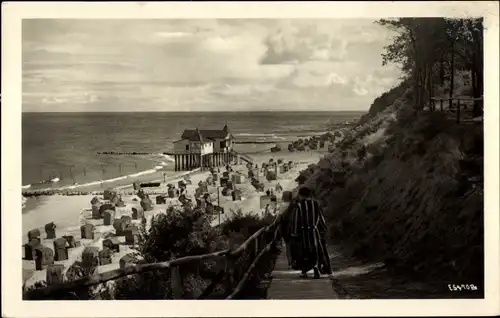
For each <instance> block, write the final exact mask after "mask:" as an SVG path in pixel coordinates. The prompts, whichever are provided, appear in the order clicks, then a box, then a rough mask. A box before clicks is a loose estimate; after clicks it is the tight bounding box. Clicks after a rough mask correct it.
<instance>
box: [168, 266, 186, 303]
mask: <svg viewBox="0 0 500 318" xmlns="http://www.w3.org/2000/svg"><path fill="white" fill-rule="evenodd" d="M170 273H171V274H170V280H171V282H170V284H171V289H172V296H173V298H174V299H181V298H182V295H183V294H184V286H183V284H182V276H181V273H180V267H179V266H172V268H171V269H170Z"/></svg>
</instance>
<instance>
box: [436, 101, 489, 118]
mask: <svg viewBox="0 0 500 318" xmlns="http://www.w3.org/2000/svg"><path fill="white" fill-rule="evenodd" d="M454 101H455V104H456V105H455V106H454V105H453V102H454ZM471 101H472V102H473V103H475V102H477V101H481V102H482V101H483V97H479V98H473V97H468V96H457V97H453V98H451V97H431V99H430V102H429V107H428V109H429V110H430V111H437V110H438V109H437V107H436V102H439V111H441V112H444V111H455V112H456V121H457V123H459V122H460V112H461V108H466V107H467V104H466V102H471ZM445 102H446V103H445ZM446 104H448V105H446ZM445 106H448V107H446V108H445Z"/></svg>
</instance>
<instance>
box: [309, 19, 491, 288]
mask: <svg viewBox="0 0 500 318" xmlns="http://www.w3.org/2000/svg"><path fill="white" fill-rule="evenodd" d="M378 23H380V24H381V25H384V26H387V27H389V28H391V29H393V30H395V31H396V32H397V36H396V37H395V38H394V41H393V43H391V44H390V45H388V46H387V48H386V53H385V54H384V55H383V63H384V64H386V63H389V62H395V63H398V64H400V65H401V67H402V70H403V73H404V79H403V81H402V82H401V84H400V85H398V86H397V87H394V88H393V89H391V90H389V91H388V92H386V93H384V94H383V95H382V96H380V97H379V98H377V99H376V100H375V101H374V102H373V104H372V106H371V108H370V112H369V114H367V115H366V116H364V118H362V119H361V120H360V122H359V123H358V126H357V127H356V128H355V129H353V130H352V131H351V133H350V134H346V137H345V138H344V139H343V140H342V142H341V143H340V144H339V145H338V147H337V149H336V150H335V151H334V152H333V153H332V154H330V155H329V156H327V157H325V158H324V159H322V160H321V161H320V162H319V163H318V164H317V165H315V166H314V167H309V168H308V169H307V170H306V171H303V172H302V176H303V177H304V178H305V179H307V181H306V184H308V185H310V186H311V187H313V188H314V190H315V195H316V197H317V198H318V199H320V201H321V202H322V204H323V206H324V209H325V214H326V215H325V217H326V218H327V223H328V224H329V237H330V239H331V241H332V242H334V243H336V245H339V246H340V247H341V248H342V249H343V251H344V253H345V254H346V255H347V256H354V257H356V258H358V259H361V260H365V261H381V262H384V263H385V265H386V267H385V268H386V269H388V270H389V272H392V273H393V274H395V275H396V276H401V277H407V279H409V280H410V281H419V282H425V285H426V286H428V287H430V288H435V290H434V293H433V294H434V295H436V293H435V292H436V291H437V292H439V291H441V292H442V294H441V297H443V296H445V295H446V296H447V297H453V295H454V294H453V293H447V292H446V290H445V288H446V287H445V286H446V284H447V283H453V282H456V281H461V282H462V281H463V282H465V281H470V282H473V283H474V284H476V285H480V286H481V285H482V282H483V273H484V255H483V253H484V243H483V241H484V237H483V220H484V218H483V179H482V178H483V177H482V174H483V166H482V159H483V129H482V125H481V122H478V123H477V124H473V125H470V124H468V125H465V124H462V125H461V124H457V123H455V122H454V121H453V120H451V121H450V120H449V119H448V118H447V116H446V114H444V113H440V112H424V111H423V110H424V105H425V103H426V101H428V99H429V98H430V97H431V96H439V95H440V94H441V95H443V94H445V95H446V96H450V97H451V96H454V94H455V92H456V91H459V92H466V91H470V92H472V94H473V97H480V96H482V87H483V83H482V81H483V79H482V34H481V32H482V24H481V23H482V21H481V20H480V19H470V20H448V19H441V18H431V19H427V18H419V19H409V18H404V19H396V20H381V21H379V22H378ZM464 73H469V75H471V79H472V80H471V81H469V82H467V81H466V80H464V78H466V76H464V75H463V74H464ZM459 75H460V76H459ZM481 108H482V106H481V105H480V103H478V102H476V103H475V104H474V107H473V111H474V113H475V115H479V114H481ZM443 286H444V287H443ZM480 288H481V287H480ZM452 294H453V295H452ZM475 296H477V297H481V293H480V292H479V293H476V294H475Z"/></svg>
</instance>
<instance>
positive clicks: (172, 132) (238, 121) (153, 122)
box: [22, 111, 363, 189]
mask: <svg viewBox="0 0 500 318" xmlns="http://www.w3.org/2000/svg"><path fill="white" fill-rule="evenodd" d="M362 114H363V112H347V111H346V112H123V113H119V112H112V113H103V112H100V113H23V114H22V184H23V189H28V188H29V189H40V188H44V189H45V188H58V187H64V186H69V185H74V184H78V185H84V184H89V183H92V182H98V181H102V180H110V179H114V178H119V177H122V176H129V175H140V174H147V173H151V172H154V171H156V170H155V169H158V168H160V167H162V168H163V169H172V170H173V166H172V165H173V159H172V158H171V157H170V156H168V155H163V154H162V153H163V152H169V151H171V150H172V149H173V142H174V141H175V140H178V139H180V137H181V135H182V133H183V131H184V129H195V128H199V129H222V128H223V126H224V124H227V125H228V128H229V130H230V131H231V133H232V134H233V136H234V138H235V141H236V142H238V141H247V142H248V141H271V142H276V143H283V142H288V141H293V140H297V139H298V138H304V137H310V136H313V135H321V134H323V133H325V132H326V131H332V130H334V129H335V128H337V127H340V125H342V124H343V123H345V122H346V121H353V120H357V119H358V118H359V117H360V116H361V115H362ZM238 147H240V149H238ZM242 147H248V145H246V144H240V145H238V144H237V145H236V146H235V148H236V150H238V151H242V152H244V151H245V150H248V149H243V148H242ZM102 152H115V153H132V152H136V153H148V155H109V154H101V153H102Z"/></svg>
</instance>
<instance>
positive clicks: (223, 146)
mask: <svg viewBox="0 0 500 318" xmlns="http://www.w3.org/2000/svg"><path fill="white" fill-rule="evenodd" d="M225 147H226V142H225V141H221V142H220V148H221V149H223V148H225Z"/></svg>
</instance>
